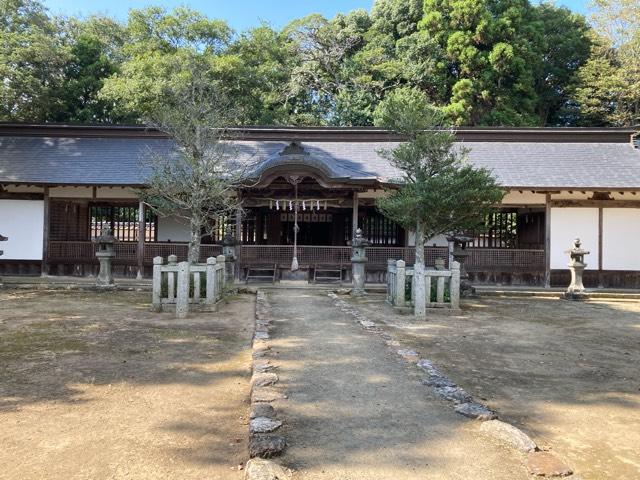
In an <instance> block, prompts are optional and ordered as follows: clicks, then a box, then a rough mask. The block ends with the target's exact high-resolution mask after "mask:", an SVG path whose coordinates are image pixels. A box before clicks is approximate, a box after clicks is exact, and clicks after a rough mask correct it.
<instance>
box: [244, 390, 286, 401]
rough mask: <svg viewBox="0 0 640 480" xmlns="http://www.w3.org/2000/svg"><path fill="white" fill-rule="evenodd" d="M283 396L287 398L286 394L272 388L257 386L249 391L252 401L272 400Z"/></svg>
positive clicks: (280, 398)
mask: <svg viewBox="0 0 640 480" xmlns="http://www.w3.org/2000/svg"><path fill="white" fill-rule="evenodd" d="M284 398H287V396H286V395H284V394H283V393H280V392H279V391H277V390H276V389H274V388H269V387H257V388H254V389H253V390H252V391H251V401H252V402H273V401H274V400H282V399H284Z"/></svg>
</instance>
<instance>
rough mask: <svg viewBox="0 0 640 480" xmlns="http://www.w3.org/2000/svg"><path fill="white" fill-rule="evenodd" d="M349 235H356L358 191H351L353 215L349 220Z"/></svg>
mask: <svg viewBox="0 0 640 480" xmlns="http://www.w3.org/2000/svg"><path fill="white" fill-rule="evenodd" d="M351 227H352V228H351V237H352V238H353V237H355V236H356V230H357V229H358V192H357V191H354V192H353V217H352V220H351Z"/></svg>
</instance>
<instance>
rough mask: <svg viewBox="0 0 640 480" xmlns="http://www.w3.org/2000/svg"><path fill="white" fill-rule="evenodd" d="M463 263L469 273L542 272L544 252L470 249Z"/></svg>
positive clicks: (514, 249)
mask: <svg viewBox="0 0 640 480" xmlns="http://www.w3.org/2000/svg"><path fill="white" fill-rule="evenodd" d="M469 250H470V252H471V255H469V257H468V258H467V261H466V262H465V264H464V265H465V268H466V269H467V271H469V272H477V271H483V270H494V271H500V270H502V271H504V270H509V271H511V270H514V271H515V270H517V271H537V270H544V250H531V249H516V248H513V249H510V248H471V249H469Z"/></svg>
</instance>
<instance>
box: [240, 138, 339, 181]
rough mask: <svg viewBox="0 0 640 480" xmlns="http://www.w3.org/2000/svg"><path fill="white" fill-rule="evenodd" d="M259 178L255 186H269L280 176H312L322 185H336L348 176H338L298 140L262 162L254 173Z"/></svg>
mask: <svg viewBox="0 0 640 480" xmlns="http://www.w3.org/2000/svg"><path fill="white" fill-rule="evenodd" d="M252 176H253V177H254V178H256V179H257V183H256V185H255V187H267V186H269V185H270V184H271V183H272V182H273V181H274V180H276V179H277V178H279V177H284V178H285V179H287V180H288V179H289V178H291V177H310V178H313V179H314V180H316V181H317V182H318V184H320V185H321V186H322V187H325V188H331V187H335V186H336V183H338V184H339V183H341V181H343V180H346V179H347V178H348V177H337V176H336V175H335V174H334V172H332V170H331V168H330V166H329V165H327V163H326V162H325V161H323V160H321V159H319V158H317V157H315V156H313V155H311V153H309V152H308V151H307V150H305V149H304V147H303V146H302V145H301V144H300V143H299V142H296V141H292V142H291V143H289V144H288V145H287V146H286V147H284V148H283V149H282V150H281V151H280V152H278V153H277V154H275V155H271V156H270V157H269V158H267V159H266V160H265V161H263V162H261V163H260V164H259V165H258V166H257V167H256V169H255V170H254V173H253V175H252Z"/></svg>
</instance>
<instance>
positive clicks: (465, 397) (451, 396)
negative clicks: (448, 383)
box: [436, 387, 471, 403]
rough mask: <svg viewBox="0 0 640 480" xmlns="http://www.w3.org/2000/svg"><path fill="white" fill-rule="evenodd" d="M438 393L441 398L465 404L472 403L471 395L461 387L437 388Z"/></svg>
mask: <svg viewBox="0 0 640 480" xmlns="http://www.w3.org/2000/svg"><path fill="white" fill-rule="evenodd" d="M436 393H437V394H438V395H440V396H441V397H444V398H446V399H447V400H451V401H453V402H457V403H465V402H470V401H471V395H469V394H468V393H467V392H465V391H464V390H463V389H461V388H459V387H440V388H436Z"/></svg>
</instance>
